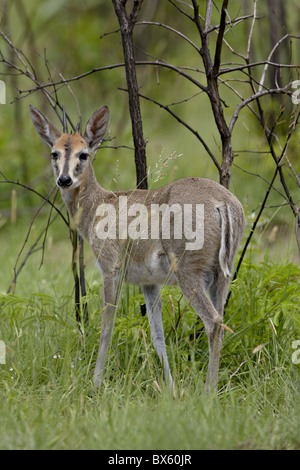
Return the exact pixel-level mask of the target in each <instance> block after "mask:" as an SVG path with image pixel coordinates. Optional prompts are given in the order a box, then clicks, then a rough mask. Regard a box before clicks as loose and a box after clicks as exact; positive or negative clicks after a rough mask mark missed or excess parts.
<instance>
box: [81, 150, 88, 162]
mask: <svg viewBox="0 0 300 470" xmlns="http://www.w3.org/2000/svg"><path fill="white" fill-rule="evenodd" d="M88 156H89V154H88V153H85V152H82V153H81V154H80V155H79V160H80V161H81V162H85V161H86V160H87V159H88Z"/></svg>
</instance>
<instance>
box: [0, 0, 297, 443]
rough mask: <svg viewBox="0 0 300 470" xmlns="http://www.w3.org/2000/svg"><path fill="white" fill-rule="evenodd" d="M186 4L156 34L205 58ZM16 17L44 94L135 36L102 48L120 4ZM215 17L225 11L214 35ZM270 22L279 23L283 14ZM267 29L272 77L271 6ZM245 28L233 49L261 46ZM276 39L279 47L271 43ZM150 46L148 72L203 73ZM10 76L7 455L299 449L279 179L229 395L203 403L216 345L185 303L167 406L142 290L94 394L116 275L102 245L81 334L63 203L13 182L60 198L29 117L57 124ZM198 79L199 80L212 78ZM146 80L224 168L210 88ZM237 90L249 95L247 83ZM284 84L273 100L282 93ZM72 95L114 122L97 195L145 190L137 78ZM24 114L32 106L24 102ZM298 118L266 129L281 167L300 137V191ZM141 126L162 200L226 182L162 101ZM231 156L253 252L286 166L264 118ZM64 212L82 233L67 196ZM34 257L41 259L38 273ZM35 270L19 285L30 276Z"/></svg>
mask: <svg viewBox="0 0 300 470" xmlns="http://www.w3.org/2000/svg"><path fill="white" fill-rule="evenodd" d="M173 3H176V4H177V6H178V4H179V3H180V4H181V3H182V2H159V1H154V0H152V1H151V2H147V0H145V1H144V9H142V11H141V15H142V19H145V18H146V19H147V18H150V17H151V19H152V21H157V22H158V21H160V22H161V23H166V24H171V25H172V27H174V28H176V30H182V31H183V32H184V34H186V35H188V36H189V37H190V38H191V40H193V41H194V42H197V41H199V36H198V35H197V31H196V29H195V30H194V29H192V28H191V27H190V25H189V23H188V22H187V23H183V21H182V15H180V14H177V13H178V12H177V13H176V8H174V5H173ZM186 3H188V2H186ZM217 3H218V2H217ZM268 3H272V2H268ZM273 3H274V4H276V8H277V6H278V5H279V6H280V5H281V4H282V2H281V1H279V0H278V1H276V2H273ZM283 3H285V4H286V5H287V4H288V7H286V9H285V13H286V16H285V17H284V18H283V19H282V22H283V21H284V24H283V26H284V27H285V28H288V30H289V32H290V33H291V34H293V33H294V32H295V31H296V30H297V23H296V22H297V21H298V19H297V18H298V16H299V15H298V16H297V14H296V13H293V12H297V11H299V6H298V5H297V2H296V1H294V0H288V1H287V2H283ZM1 4H2V5H3V6H5V8H6V9H3V11H4V17H3V23H2V25H1V27H2V28H3V30H4V31H5V33H6V34H7V35H8V36H9V37H10V39H11V41H12V42H13V43H14V44H15V45H16V47H18V48H19V49H22V51H23V52H24V53H25V54H26V56H27V57H29V58H30V60H31V63H32V65H33V67H34V69H35V71H36V74H37V76H38V79H39V80H40V81H41V82H43V83H46V82H47V80H48V78H49V77H51V80H52V81H56V80H57V81H59V80H61V75H60V74H62V75H63V77H65V78H70V77H74V76H77V75H79V74H81V73H84V72H87V71H90V70H92V69H93V68H95V67H102V66H107V65H111V64H113V63H114V64H117V63H121V62H123V55H122V47H121V44H120V36H119V35H117V34H109V35H106V36H104V37H103V38H102V39H99V37H100V36H101V35H103V34H104V33H108V32H110V31H114V30H116V28H117V27H118V23H117V18H116V16H115V14H114V10H113V5H112V3H111V2H107V1H104V0H89V1H87V2H85V3H84V4H82V2H80V1H79V0H78V1H77V0H75V1H74V0H73V1H66V2H59V1H56V0H52V1H51V2H50V1H43V2H40V1H39V2H38V1H37V0H28V1H26V2H24V1H19V2H9V4H8V3H6V2H4V1H3V2H1ZM221 4H222V2H220V6H221ZM2 5H1V6H2ZM240 5H241V2H235V1H232V2H229V13H228V14H229V16H230V17H231V18H235V17H236V16H238V15H240V16H242V15H244V14H245V15H246V14H251V12H252V8H253V3H252V2H244V3H243V11H240V10H239V9H240ZM180 6H182V5H180ZM274 8H275V7H274ZM217 13H218V12H217V10H216V11H215V10H214V13H213V15H215V16H213V19H214V21H217V19H218V17H217ZM272 13H274V15H275V16H276V15H277V16H276V18H278V14H277V13H276V11H273V12H272ZM258 15H259V16H262V17H264V18H262V19H261V20H257V24H256V25H255V27H256V28H257V29H256V30H255V33H254V35H253V54H254V56H255V59H256V60H257V61H259V60H263V58H264V57H266V56H268V54H269V52H270V50H271V48H272V44H273V45H274V42H273V43H272V40H271V34H270V33H271V30H272V28H275V26H274V23H272V21H271V20H270V17H271V16H270V12H269V11H267V10H266V7H265V5H263V6H260V11H259V12H258ZM268 20H269V22H268ZM241 24H242V27H235V28H232V30H230V29H228V31H227V33H226V34H227V36H225V38H226V39H227V38H228V37H229V35H230V34H231V36H230V40H231V41H232V44H234V47H235V48H237V47H239V46H240V45H241V44H245V41H246V39H247V37H248V34H249V25H250V23H247V22H242V23H241ZM266 25H267V26H266ZM283 26H282V23H280V21H279V23H278V24H277V33H278V34H279V36H278V39H279V37H280V34H282V35H283V34H284V33H285V29H284V28H283ZM181 28H182V29H181ZM264 28H266V29H264ZM275 29H276V28H275ZM283 30H284V31H283ZM146 31H147V34H146ZM262 36H264V37H265V38H266V40H265V41H261V37H262ZM269 38H270V39H269ZM134 39H135V44H137V45H138V47H137V48H136V51H135V52H136V58H137V59H138V60H144V59H145V54H144V52H143V51H148V52H149V53H151V55H152V56H155V58H158V57H159V58H167V59H168V62H169V63H174V64H177V65H186V66H189V67H194V68H197V67H198V66H199V58H198V56H197V55H193V54H192V53H191V52H190V49H189V48H188V45H187V44H185V43H182V42H180V40H179V38H178V36H177V35H175V37H174V38H173V39H172V40H170V36H169V32H168V31H167V30H164V29H160V30H157V29H156V30H154V27H153V28H149V29H147V30H146V29H145V26H138V25H137V26H136V27H135V29H134ZM278 39H275V41H276V40H278ZM273 40H274V36H273ZM212 43H213V44H215V41H213V40H212ZM246 43H247V41H246ZM239 50H240V52H241V49H239ZM1 51H2V54H3V56H4V57H6V58H7V56H9V54H10V53H11V50H10V48H9V47H8V46H7V43H5V41H2V44H1ZM9 51H10V52H9ZM244 52H245V51H244ZM292 52H293V54H294V55H293V54H292ZM223 53H224V56H222V63H224V64H225V63H226V62H227V61H228V60H229V55H228V54H229V52H228V50H227V49H224V52H223ZM289 53H290V55H291V56H292V59H293V63H299V60H298V59H297V52H296V50H295V48H293V47H292V45H290V49H289V48H287V49H284V52H282V54H289ZM66 58H67V60H66ZM154 60H156V59H154ZM230 60H231V59H230ZM276 60H281V61H284V60H285V59H284V58H283V57H281V58H280V57H279V58H278V57H277V58H276ZM297 60H298V62H297ZM0 66H1V70H0V71H1V74H2V75H1V79H3V80H5V83H6V89H7V97H6V98H7V104H6V105H1V108H0V111H1V114H0V129H1V130H0V148H1V157H0V170H1V172H2V176H1V179H2V181H4V182H3V183H2V184H0V243H1V250H0V266H1V277H0V306H1V307H0V315H1V322H0V340H1V341H3V342H4V343H5V345H6V361H5V362H6V363H5V364H0V416H1V427H0V448H1V449H116V450H117V449H136V450H138V449H174V450H176V449H178V450H189V449H298V450H299V449H300V422H299V412H300V399H299V397H300V373H299V372H300V364H299V363H298V357H299V355H298V354H295V353H296V352H297V351H298V350H299V349H300V346H296V342H297V341H298V340H300V308H299V305H300V298H299V296H300V294H299V293H300V289H299V286H300V269H299V253H298V250H297V240H296V237H295V220H296V219H295V217H294V216H293V215H292V214H291V207H290V205H289V203H288V202H287V201H286V199H285V198H284V197H282V194H283V193H284V191H283V186H282V182H281V180H280V178H279V175H277V176H276V179H275V181H274V184H273V185H272V187H271V188H270V189H271V192H270V196H269V198H268V202H267V204H266V205H265V208H264V211H263V213H262V215H261V217H260V218H259V220H258V224H257V228H256V230H255V232H254V235H253V237H252V239H251V243H250V244H249V246H248V249H247V251H246V254H245V258H244V259H243V263H242V265H241V268H240V271H239V274H238V277H237V279H236V280H235V281H233V283H232V286H231V297H230V300H229V302H228V305H227V308H226V314H225V323H226V324H228V326H230V328H231V329H232V330H233V331H234V334H230V333H229V332H226V333H225V341H224V346H223V350H222V353H221V363H220V383H219V390H218V393H216V394H215V395H212V396H209V397H207V396H206V394H205V392H204V380H205V375H206V368H207V363H208V348H207V339H206V335H205V334H204V331H203V326H202V323H201V322H200V321H199V320H198V318H197V316H196V314H195V313H194V311H193V310H192V308H191V307H190V306H189V304H188V302H187V301H186V300H185V299H184V298H183V297H182V295H181V292H180V291H179V290H178V289H176V288H165V289H164V291H163V311H164V328H165V333H166V340H167V348H168V355H169V358H170V365H171V368H172V371H173V377H174V379H175V383H176V390H175V392H174V395H173V394H171V393H170V392H169V390H168V389H167V387H166V386H165V384H164V381H163V377H162V368H161V366H160V364H159V361H158V359H157V357H156V354H155V351H154V348H153V347H152V344H151V340H150V332H149V328H148V324H147V319H146V318H145V317H143V316H142V315H141V304H143V303H144V300H143V296H142V295H141V294H140V292H139V290H138V289H137V288H135V287H133V286H124V288H123V294H122V301H121V305H120V309H119V313H118V315H117V318H116V320H115V329H114V335H113V340H112V345H111V348H110V352H109V357H108V358H107V370H106V375H105V380H104V383H103V387H102V388H101V389H100V390H97V391H95V390H93V386H92V373H93V369H94V365H95V361H96V355H97V349H98V342H99V333H100V319H101V298H100V297H101V296H100V292H101V282H102V281H101V276H100V274H99V272H98V271H97V269H96V267H95V265H94V261H93V258H92V255H91V253H90V251H89V249H88V247H87V246H86V247H85V264H86V269H85V273H86V274H85V276H86V286H87V294H86V297H85V298H83V299H82V300H83V301H86V302H87V305H88V311H89V324H88V325H85V324H84V323H82V324H81V329H79V328H78V324H77V323H76V320H75V312H74V280H73V275H72V270H71V258H72V244H71V243H70V239H69V238H70V233H69V230H68V227H67V226H66V224H65V223H64V222H63V220H62V218H61V217H60V216H59V215H58V216H57V217H56V218H55V214H56V212H55V210H53V208H52V209H51V207H50V205H49V204H47V203H45V204H44V205H43V206H42V207H40V205H41V203H42V199H41V198H40V196H38V195H37V194H35V193H34V192H32V191H29V190H28V189H26V188H25V187H21V186H18V185H16V184H11V183H8V182H7V181H5V178H7V179H8V180H10V181H14V183H16V182H20V183H22V184H24V185H25V186H27V187H30V188H32V189H34V190H36V191H37V192H39V193H40V194H42V195H44V197H46V196H47V195H48V194H49V193H50V191H51V189H52V188H53V184H54V182H53V178H52V174H51V170H50V168H49V162H48V158H47V150H45V148H44V146H43V144H42V143H40V141H39V139H38V137H37V136H36V133H35V130H34V128H33V126H32V124H31V122H30V120H29V109H28V108H29V104H30V103H32V104H34V105H36V106H37V107H39V108H40V109H42V110H43V112H45V114H46V115H49V117H51V118H52V117H53V114H52V115H51V112H50V107H49V104H48V103H47V102H46V100H45V98H44V97H43V94H42V93H41V92H40V91H38V92H35V93H29V94H27V93H18V91H16V88H15V87H17V89H19V90H26V89H29V88H30V87H32V86H33V85H32V84H31V83H30V82H29V81H28V80H27V79H26V77H24V76H23V75H13V76H8V75H3V74H5V73H7V68H6V67H5V64H4V63H2V64H0ZM262 67H263V66H262ZM262 70H263V68H261V69H260V74H261V72H262ZM191 73H192V72H191ZM193 73H194V76H197V77H198V75H199V74H198V72H193ZM280 73H281V75H280V78H281V80H282V82H283V81H284V80H286V81H292V80H296V79H297V78H298V76H297V74H296V72H295V70H294V69H292V70H289V71H288V73H287V70H286V69H285V70H281V72H280ZM197 74H198V75H197ZM278 77H279V75H278V76H277V77H275V80H277V79H278ZM137 78H138V83H139V85H140V86H141V87H142V88H141V89H140V90H141V93H142V94H143V95H147V96H151V97H152V99H153V100H156V101H158V102H160V103H163V104H165V105H169V107H170V108H171V109H172V110H174V112H176V113H178V114H179V115H180V116H181V118H182V119H183V120H185V121H187V122H189V123H190V124H191V126H193V127H195V128H196V129H197V130H198V131H199V132H200V133H201V136H203V137H204V138H205V142H206V143H207V144H208V145H209V147H210V148H211V149H212V152H213V153H214V155H216V156H218V158H219V156H220V155H221V148H220V143H219V141H218V138H219V136H218V133H217V131H216V127H215V124H214V119H213V116H212V111H211V107H210V104H209V101H208V100H207V99H204V100H202V94H200V95H196V96H195V97H194V98H193V99H188V100H187V98H190V97H191V96H192V95H194V93H195V90H194V88H193V87H192V86H191V85H190V84H189V83H186V82H185V81H184V80H183V79H182V77H181V76H179V75H176V74H173V73H172V72H170V71H168V70H165V69H158V68H156V69H154V68H151V71H150V69H149V68H142V67H141V68H138V69H137ZM230 78H232V79H233V78H236V75H235V73H232V75H230ZM273 79H274V77H273ZM269 80H270V84H269V82H268V86H270V87H271V80H272V77H271V76H270V77H269ZM229 83H230V82H229ZM69 85H70V86H71V87H72V91H73V93H74V95H75V96H76V97H77V100H78V101H79V104H80V109H81V113H82V117H83V122H84V121H85V119H86V118H87V117H88V116H90V115H91V113H92V112H93V111H94V110H95V108H97V107H98V106H100V105H101V104H107V105H108V106H109V108H110V114H111V125H110V138H111V140H108V141H107V142H105V144H104V145H103V148H101V150H100V151H99V152H98V154H97V157H96V159H95V162H94V167H95V172H96V175H97V178H98V180H99V182H101V184H103V186H104V187H106V188H111V189H128V188H132V187H134V186H135V185H136V175H135V165H134V157H133V151H132V149H131V147H132V134H131V127H130V118H129V113H128V97H127V94H126V92H124V91H122V90H119V89H118V87H119V88H124V86H126V85H125V73H124V70H123V69H122V68H118V69H113V70H107V71H105V72H99V73H92V74H90V75H89V76H87V77H85V78H84V79H83V80H80V81H77V80H76V81H74V82H70V83H69ZM283 85H284V83H283ZM220 86H221V85H220ZM237 86H239V91H240V92H242V91H241V90H244V89H245V87H246V85H245V83H240V82H238V83H237ZM52 92H53V93H52V96H54V97H57V98H58V101H59V103H63V102H64V104H65V106H66V109H67V112H68V113H69V115H70V116H71V119H74V120H75V119H76V116H77V112H78V111H77V106H76V103H75V101H74V99H73V97H72V95H71V94H70V93H69V91H68V89H67V87H62V88H60V87H59V86H57V88H56V89H55V92H54V90H52ZM16 97H17V98H20V97H22V99H21V100H15V98H16ZM221 97H222V100H223V101H224V102H225V103H226V105H227V106H228V108H227V107H224V113H225V118H226V119H229V117H230V116H231V115H232V112H233V110H234V109H235V106H236V104H237V103H238V102H239V100H238V99H237V97H236V96H235V98H233V95H232V94H231V92H230V89H229V88H228V87H225V86H224V87H223V88H222V94H221ZM200 98H201V100H202V101H200ZM11 102H13V103H12V104H11ZM175 102H176V104H174V103H175ZM283 103H284V109H283ZM171 104H172V106H171ZM200 106H201V109H199V108H200ZM253 106H254V104H253ZM255 109H256V108H255ZM295 110H296V111H297V110H298V107H292V105H291V103H290V96H289V95H286V96H285V97H283V98H282V101H279V100H278V98H277V97H275V96H273V97H272V98H271V99H270V100H269V101H268V102H267V103H266V104H265V107H264V117H265V119H266V122H267V123H268V125H269V123H270V122H271V123H273V124H274V123H276V136H277V137H278V140H276V143H275V144H274V148H275V151H276V152H278V149H280V145H283V144H284V142H285V141H286V136H287V135H288V132H289V129H290V127H289V126H290V124H291V122H293V123H294V124H295V129H294V130H295V132H294V134H293V136H292V137H291V139H290V141H289V148H288V159H289V160H288V161H289V162H290V164H291V167H292V169H293V170H295V173H296V175H298V174H299V166H298V165H299V161H298V160H299V159H297V156H298V148H299V124H298V121H297V120H296V119H294V120H293V119H292V118H293V116H294V117H295V116H296V115H297V113H296V111H295ZM141 111H142V118H143V130H144V137H145V139H148V142H147V147H146V150H147V164H148V186H149V187H155V186H158V185H162V184H165V183H167V182H169V181H172V180H174V179H177V178H179V177H184V176H200V175H201V176H206V177H211V178H213V179H216V180H218V177H219V174H218V172H217V171H216V168H215V167H214V165H213V164H212V162H211V160H210V159H209V158H208V157H207V155H206V154H205V152H204V150H203V148H202V147H201V146H200V144H199V142H198V141H197V139H196V138H195V137H194V136H192V135H191V134H190V132H189V131H188V130H187V129H186V128H185V127H184V126H182V125H180V123H178V122H176V121H175V120H174V119H173V117H172V116H171V115H170V114H169V113H168V112H165V111H166V110H165V109H163V108H162V109H160V108H159V107H158V106H156V105H155V104H154V103H153V102H151V101H148V100H142V101H141ZM297 112H298V111H297ZM293 113H295V114H293ZM73 116H74V117H73ZM298 116H299V114H298ZM279 118H280V119H279ZM129 147H130V148H129ZM232 147H233V151H234V153H235V154H238V156H237V157H236V158H235V159H234V163H233V166H232V175H231V182H230V189H231V190H232V192H234V193H235V194H236V195H237V196H238V197H239V199H240V200H241V202H242V203H243V206H244V208H245V212H246V216H247V229H246V233H245V238H244V240H243V243H242V246H241V251H242V248H243V246H244V245H245V242H246V240H247V238H248V236H249V233H250V231H251V228H252V224H253V221H254V220H255V218H256V216H257V213H258V212H259V209H260V208H261V204H262V201H263V198H264V196H265V194H266V190H267V188H268V186H269V183H270V181H271V179H272V177H273V175H274V161H273V160H272V158H271V154H270V147H268V144H267V142H266V136H265V133H264V129H263V128H261V126H260V125H259V123H258V122H257V120H256V119H255V117H253V116H252V115H251V113H248V114H246V113H244V114H241V116H240V117H239V119H238V120H237V123H236V127H235V132H234V133H233V135H232ZM241 168H242V169H241ZM283 169H284V171H285V172H286V173H285V177H286V181H288V184H289V190H290V193H291V197H292V198H293V201H294V202H295V207H296V204H298V205H299V186H297V181H298V180H297V179H296V178H295V177H294V174H293V172H292V170H291V168H290V167H288V163H287V161H285V162H284V165H283ZM3 175H4V176H5V178H4V177H3ZM287 175H288V177H287ZM291 182H292V184H291ZM55 204H56V207H57V208H59V210H61V211H62V213H63V215H64V217H66V218H67V216H66V212H65V209H64V208H63V204H62V202H61V200H60V199H59V197H57V199H56V200H55ZM35 214H37V217H34V216H35ZM291 215H292V216H291ZM49 221H50V222H51V223H49ZM45 227H47V230H46V231H45ZM296 229H297V221H296ZM40 234H41V236H40V238H39V241H38V243H37V244H36V245H34V244H35V242H36V240H37V238H38V236H39V235H40ZM25 240H26V243H25V245H24V242H25ZM23 245H24V249H23V251H22V252H21V249H22V247H23ZM30 247H33V248H32V249H31V251H30V253H29V255H28V257H27V253H28V250H29V249H30ZM20 252H21V254H20ZM19 254H20V256H19ZM240 254H241V252H240V253H239V255H240ZM238 258H239V257H238ZM17 261H18V262H17ZM16 262H17V264H16ZM14 267H15V268H14ZM20 267H22V269H21V271H20V273H19V275H18V278H17V282H16V283H14V282H13V280H14V274H15V273H14V269H16V270H18V269H19V268H20ZM9 286H11V289H10V292H9V293H7V291H8V288H9Z"/></svg>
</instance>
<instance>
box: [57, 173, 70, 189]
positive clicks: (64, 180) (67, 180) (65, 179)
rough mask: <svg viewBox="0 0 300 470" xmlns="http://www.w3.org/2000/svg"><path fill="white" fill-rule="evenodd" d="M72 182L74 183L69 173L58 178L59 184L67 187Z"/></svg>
mask: <svg viewBox="0 0 300 470" xmlns="http://www.w3.org/2000/svg"><path fill="white" fill-rule="evenodd" d="M72 183H73V181H72V178H70V176H68V175H61V176H60V177H59V178H58V180H57V184H58V186H66V187H67V186H71V184H72Z"/></svg>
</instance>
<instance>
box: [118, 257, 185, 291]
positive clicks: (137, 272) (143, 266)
mask: <svg viewBox="0 0 300 470" xmlns="http://www.w3.org/2000/svg"><path fill="white" fill-rule="evenodd" d="M126 281H127V282H130V283H132V284H141V285H153V284H168V285H176V284H178V281H177V278H176V276H175V273H174V271H172V270H171V269H170V263H169V260H168V258H167V256H166V255H165V254H164V253H161V252H154V253H152V254H151V256H150V257H149V258H147V260H144V261H143V262H141V263H137V262H136V261H135V260H130V262H129V266H128V269H127V272H126Z"/></svg>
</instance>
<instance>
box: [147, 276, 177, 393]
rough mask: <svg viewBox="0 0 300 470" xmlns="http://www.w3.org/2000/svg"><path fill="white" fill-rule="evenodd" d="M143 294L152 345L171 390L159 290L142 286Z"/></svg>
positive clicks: (154, 287) (157, 287)
mask: <svg viewBox="0 0 300 470" xmlns="http://www.w3.org/2000/svg"><path fill="white" fill-rule="evenodd" d="M143 292H144V297H145V300H146V308H147V316H148V320H149V325H150V330H151V337H152V341H153V345H154V347H155V350H156V352H157V354H158V357H159V359H160V362H161V363H162V364H163V367H164V376H165V379H166V381H167V382H168V383H169V386H170V388H172V386H173V380H172V376H171V373H170V368H169V362H168V356H167V350H166V343H165V335H164V329H163V323H162V311H161V296H160V288H159V286H156V285H154V286H144V287H143Z"/></svg>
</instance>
